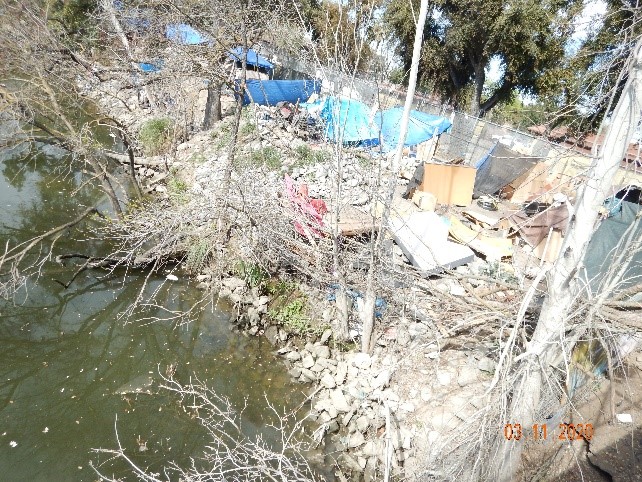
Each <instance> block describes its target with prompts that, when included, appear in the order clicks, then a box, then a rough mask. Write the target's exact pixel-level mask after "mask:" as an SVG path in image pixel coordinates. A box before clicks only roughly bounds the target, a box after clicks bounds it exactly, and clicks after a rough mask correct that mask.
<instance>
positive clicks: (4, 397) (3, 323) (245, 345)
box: [0, 146, 304, 482]
mask: <svg viewBox="0 0 642 482" xmlns="http://www.w3.org/2000/svg"><path fill="white" fill-rule="evenodd" d="M69 164H70V161H69V160H68V159H66V158H65V157H64V155H63V154H62V153H60V152H57V151H56V150H55V149H51V148H47V147H43V146H40V148H39V153H38V154H37V155H26V153H25V152H22V153H16V152H13V153H8V152H7V151H5V152H3V153H0V171H1V175H0V246H1V247H2V249H4V246H5V243H6V242H7V240H9V241H11V243H16V242H18V241H21V240H25V239H28V238H30V237H32V236H34V235H37V234H39V233H42V232H45V231H47V230H48V229H51V228H52V227H53V226H56V225H58V224H62V223H64V222H66V221H69V220H71V219H73V218H75V216H77V215H78V213H80V212H82V211H83V210H84V209H85V207H86V206H89V205H91V204H92V203H95V202H96V200H99V199H101V197H102V195H101V194H100V193H99V192H97V191H93V190H92V189H90V188H88V187H82V185H83V181H84V178H83V175H82V174H80V173H79V172H78V170H70V169H69V168H68V167H67V168H61V167H60V166H69ZM102 206H103V207H104V208H108V205H107V204H106V203H102ZM105 249H106V248H105V246H103V243H102V241H100V240H95V239H92V236H91V234H90V232H89V231H88V230H87V229H82V228H80V229H71V230H69V232H67V233H65V235H64V236H63V237H62V238H61V239H59V240H58V241H57V243H56V245H55V247H54V251H53V252H54V255H55V254H62V253H69V252H81V253H86V254H93V253H101V252H102V253H103V254H107V253H105ZM74 271H75V268H74V267H73V266H60V265H58V264H57V263H55V262H53V261H48V262H46V263H45V264H44V265H43V269H42V272H41V275H40V277H39V278H38V279H37V280H32V281H30V282H28V283H27V285H26V286H25V288H24V289H22V290H20V292H19V293H17V295H16V296H15V298H14V299H12V300H2V299H0V471H1V473H0V480H3V481H33V482H35V481H58V480H60V481H63V480H64V481H67V480H75V481H76V480H77V481H94V480H96V479H97V475H96V473H95V472H94V470H93V469H92V468H91V466H90V463H93V464H94V465H96V466H101V467H102V470H103V471H104V472H105V473H106V474H109V475H113V476H115V477H123V476H126V475H127V474H128V471H127V469H126V468H125V467H124V466H123V465H121V464H119V463H118V462H114V461H110V460H109V457H107V456H106V455H105V454H98V453H95V452H93V451H92V449H96V448H106V449H114V448H116V447H117V442H116V432H117V433H118V436H119V437H120V441H121V443H122V445H123V447H124V448H125V449H126V453H128V454H129V455H130V456H131V457H133V459H134V460H135V461H136V463H137V464H139V465H140V466H142V467H145V468H148V469H149V470H151V471H160V470H161V468H162V467H163V466H165V465H166V464H167V463H168V462H169V461H175V462H177V463H178V464H187V462H188V461H189V458H190V457H197V458H198V457H199V455H200V454H201V453H202V448H203V445H204V443H205V442H206V441H207V437H206V434H205V432H204V430H203V428H202V427H201V426H200V425H199V423H198V422H197V421H196V420H195V419H192V418H190V416H188V415H187V414H186V413H185V412H184V411H183V410H182V409H181V408H180V407H179V405H178V403H177V399H176V397H174V396H172V395H171V394H169V393H167V392H164V391H159V389H158V388H157V384H158V382H159V380H160V378H161V377H160V375H159V372H160V373H165V370H166V369H167V367H168V366H169V365H170V364H173V365H175V366H176V367H177V368H176V374H175V378H176V379H177V380H179V381H181V382H183V383H185V382H187V381H189V379H190V377H197V378H198V379H199V380H200V381H202V382H205V383H207V385H208V386H209V387H211V388H213V389H215V390H216V391H217V392H218V393H219V394H221V395H224V396H226V397H228V398H229V399H230V401H231V402H232V404H233V405H234V406H235V407H238V408H241V407H242V406H243V405H245V404H246V405H247V407H246V408H245V410H244V412H243V415H242V419H243V427H244V430H245V431H246V432H247V433H249V434H252V435H255V434H261V435H263V436H264V437H265V438H266V439H267V440H268V441H270V440H273V441H274V443H275V444H277V445H278V438H279V435H280V434H278V433H276V432H275V431H274V430H273V429H270V428H269V427H268V426H267V424H268V422H270V421H272V418H273V416H272V415H271V411H270V410H268V407H267V403H266V397H267V399H268V400H270V402H271V403H273V404H274V405H275V406H276V408H277V409H278V410H280V411H289V410H291V409H293V408H294V407H296V406H297V405H298V404H299V403H301V402H302V400H303V399H304V396H303V394H302V392H301V390H302V389H301V387H300V386H298V385H295V384H292V382H290V381H289V378H288V376H287V374H286V373H285V368H284V367H283V366H282V365H281V364H280V363H279V362H278V361H277V360H276V359H275V357H274V356H273V355H272V354H271V351H270V349H271V347H270V346H269V345H268V344H267V342H266V341H265V340H259V339H249V338H246V337H244V336H242V335H238V334H232V333H231V332H230V331H229V328H228V326H229V325H228V322H227V320H228V317H229V315H228V313H229V311H226V309H225V307H217V306H216V305H214V304H213V303H209V304H207V303H205V304H203V307H202V309H199V310H198V311H197V312H196V313H195V314H194V316H193V317H192V318H193V319H192V321H191V322H189V323H186V324H180V323H178V322H177V321H176V320H165V321H162V320H160V321H158V320H157V321H153V322H152V321H151V320H152V319H153V318H154V317H161V318H162V317H165V318H167V316H166V315H167V313H168V312H169V311H176V310H188V309H189V308H190V307H192V306H193V305H194V304H195V303H197V302H198V301H199V300H200V299H201V298H202V297H203V293H202V292H200V291H198V290H196V289H195V288H194V287H193V285H192V284H191V283H190V282H188V281H187V280H184V279H179V281H174V282H171V281H168V280H166V279H165V277H164V276H163V275H162V274H160V275H159V276H158V277H156V278H152V279H151V281H150V282H149V283H148V284H147V285H146V288H144V292H145V293H151V292H152V291H155V290H156V291H157V296H158V298H157V299H158V300H159V301H160V303H159V306H158V307H150V308H149V309H148V310H147V311H146V312H145V313H144V314H141V313H139V314H134V315H133V316H130V317H123V313H125V312H126V311H127V309H128V307H129V306H130V305H131V303H132V302H133V301H134V300H135V299H136V297H137V296H138V294H139V292H140V290H141V289H142V288H143V286H144V284H143V281H144V275H143V274H137V273H131V272H130V273H125V272H124V271H120V272H116V273H113V274H111V275H110V274H109V273H107V272H105V271H85V272H83V273H81V274H80V275H79V276H78V277H77V278H76V280H75V281H74V282H73V283H72V284H71V285H70V287H69V288H67V289H65V288H64V287H63V286H62V285H61V284H60V283H58V282H57V281H56V280H59V281H61V282H63V283H66V282H67V281H69V279H71V277H72V275H73V272H74ZM150 380H151V386H150ZM136 388H138V389H140V390H142V391H150V392H151V394H147V393H136V392H135V389H136ZM116 419H117V420H118V422H117V424H115V422H116ZM141 446H143V447H146V448H147V450H146V451H142V452H141V451H139V448H140V447H141ZM101 464H102V465H101ZM128 479H132V480H133V479H134V478H133V477H131V476H130V477H128Z"/></svg>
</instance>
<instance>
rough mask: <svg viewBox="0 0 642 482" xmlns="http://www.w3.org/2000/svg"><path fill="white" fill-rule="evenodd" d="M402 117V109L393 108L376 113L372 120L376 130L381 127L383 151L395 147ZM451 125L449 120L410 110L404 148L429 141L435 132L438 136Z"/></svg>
mask: <svg viewBox="0 0 642 482" xmlns="http://www.w3.org/2000/svg"><path fill="white" fill-rule="evenodd" d="M402 116H403V107H395V108H393V109H388V110H384V111H383V112H378V113H377V115H376V116H375V118H374V124H375V126H376V128H377V129H378V128H379V127H381V137H382V139H383V144H384V149H385V150H391V149H395V148H396V147H397V144H398V143H399V131H400V129H401V117H402ZM451 125H452V124H451V122H450V120H448V119H446V118H445V117H440V116H438V115H432V114H426V113H425V112H419V111H417V110H411V111H410V119H409V120H408V134H407V135H406V141H405V142H404V146H416V145H417V144H421V143H422V142H425V141H427V140H429V139H431V138H432V137H433V135H434V134H435V130H436V132H437V135H440V134H441V133H442V132H444V131H446V130H448V129H449V128H450V126H451Z"/></svg>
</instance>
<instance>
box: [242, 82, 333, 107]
mask: <svg viewBox="0 0 642 482" xmlns="http://www.w3.org/2000/svg"><path fill="white" fill-rule="evenodd" d="M245 88H246V91H245V93H244V98H243V103H244V104H249V103H250V102H254V103H255V104H259V105H276V104H277V103H278V102H291V103H292V104H296V103H297V102H303V101H305V100H307V99H308V98H309V97H310V96H311V95H312V94H314V93H316V94H318V93H319V92H320V91H321V83H320V82H317V81H314V80H247V81H246V82H245Z"/></svg>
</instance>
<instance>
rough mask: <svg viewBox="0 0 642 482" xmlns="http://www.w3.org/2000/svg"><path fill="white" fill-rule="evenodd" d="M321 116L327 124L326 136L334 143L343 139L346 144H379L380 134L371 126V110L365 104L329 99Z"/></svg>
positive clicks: (349, 100) (348, 100)
mask: <svg viewBox="0 0 642 482" xmlns="http://www.w3.org/2000/svg"><path fill="white" fill-rule="evenodd" d="M320 116H321V119H323V121H324V122H325V136H326V138H327V139H330V140H331V141H333V142H337V141H338V140H339V138H340V137H341V139H342V141H343V143H344V144H348V143H349V144H358V145H362V146H376V145H378V144H379V132H378V130H377V129H375V128H374V126H373V125H371V124H370V122H369V121H370V109H369V108H368V106H367V105H365V104H364V103H363V102H359V101H357V100H353V99H337V98H335V97H327V98H326V99H325V101H324V103H323V107H322V109H321V114H320ZM341 131H343V136H340V133H341Z"/></svg>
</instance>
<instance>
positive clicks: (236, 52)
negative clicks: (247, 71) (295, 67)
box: [228, 47, 274, 70]
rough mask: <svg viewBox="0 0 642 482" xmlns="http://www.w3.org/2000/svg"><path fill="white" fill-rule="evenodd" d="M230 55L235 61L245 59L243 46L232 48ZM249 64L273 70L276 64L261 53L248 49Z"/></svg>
mask: <svg viewBox="0 0 642 482" xmlns="http://www.w3.org/2000/svg"><path fill="white" fill-rule="evenodd" d="M228 57H229V58H231V59H232V60H234V61H235V62H242V61H243V47H236V48H233V49H232V50H230V53H229V54H228ZM247 65H253V66H255V67H258V68H260V69H265V70H272V69H273V68H274V65H273V64H272V62H270V61H269V60H268V59H266V58H265V57H263V56H261V55H259V54H258V53H257V52H256V51H255V50H252V49H247Z"/></svg>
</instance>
